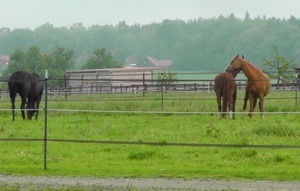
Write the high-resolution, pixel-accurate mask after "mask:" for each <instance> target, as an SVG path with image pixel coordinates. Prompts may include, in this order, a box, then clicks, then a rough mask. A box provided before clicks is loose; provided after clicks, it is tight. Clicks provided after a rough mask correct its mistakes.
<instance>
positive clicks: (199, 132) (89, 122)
mask: <svg viewBox="0 0 300 191" xmlns="http://www.w3.org/2000/svg"><path fill="white" fill-rule="evenodd" d="M239 94H242V92H239ZM164 96H165V97H164V98H165V102H164V104H165V107H164V110H165V111H166V112H176V111H177V112H190V113H176V114H175V113H164V114H162V113H144V112H143V111H148V112H149V111H162V110H161V107H160V104H161V101H160V97H161V95H160V94H159V93H155V94H146V97H143V96H142V95H136V94H99V95H72V96H69V97H67V100H65V98H64V97H56V96H54V97H49V103H48V107H49V111H48V138H49V139H54V140H55V139H66V140H96V141H97V140H98V141H99V140H101V141H122V142H123V141H125V142H126V141H128V142H136V143H142V142H157V143H161V144H164V143H190V144H236V145H249V146H251V145H298V146H299V138H300V129H299V114H297V113H294V114H283V113H280V114H275V113H274V115H273V114H270V115H266V116H265V118H264V119H260V118H259V116H258V115H255V116H254V117H253V118H252V119H250V118H248V117H246V116H244V115H241V114H239V115H238V116H237V117H236V120H230V119H224V120H219V119H218V116H217V114H216V113H214V112H215V111H216V110H217V107H216V101H215V100H214V99H212V96H214V95H213V93H200V94H199V93H191V92H189V93H167V94H165V95H164ZM238 97H241V95H239V96H238ZM268 98H269V99H267V100H266V110H267V111H268V112H278V111H280V112H288V111H299V106H297V105H295V100H293V99H294V98H295V97H294V92H271V93H270V95H268ZM283 98H284V99H283ZM241 106H242V100H241V99H239V100H238V101H237V111H241V109H242V108H241ZM41 107H43V104H42V106H41ZM0 108H1V109H2V110H1V118H2V120H1V121H0V138H1V139H2V138H8V139H18V138H21V139H40V140H41V141H32V142H23V141H21V142H12V141H9V142H3V141H1V142H0V147H1V149H0V155H1V156H5V157H1V158H0V172H1V173H8V174H19V175H20V174H22V175H60V176H61V175H66V176H96V177H177V178H246V179H270V180H299V179H300V177H299V168H298V167H299V165H300V164H299V162H300V161H299V156H300V153H299V149H291V148H286V149H271V148H236V147H233V148H220V147H188V146H151V145H130V144H91V143H72V142H65V143H62V142H53V141H49V142H48V156H47V157H48V169H47V170H43V156H44V155H43V141H42V140H43V136H44V128H43V127H44V121H43V117H44V112H41V116H40V119H39V120H38V121H23V120H21V118H20V113H19V111H18V116H17V118H16V121H14V122H13V121H12V120H11V112H10V110H9V109H8V110H7V108H10V103H9V101H8V98H7V97H4V98H2V104H1V105H0ZM5 109H6V110H5ZM76 110H81V111H76ZM100 111H102V112H100ZM103 111H106V112H103ZM121 111H138V112H135V113H134V112H131V113H130V112H129V113H128V112H123V113H122V112H121ZM197 111H198V112H200V111H203V112H207V113H203V114H200V113H193V112H197ZM114 112H116V113H114ZM120 112H121V113H120ZM209 112H211V113H209Z"/></svg>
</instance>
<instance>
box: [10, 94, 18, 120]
mask: <svg viewBox="0 0 300 191" xmlns="http://www.w3.org/2000/svg"><path fill="white" fill-rule="evenodd" d="M16 95H17V94H14V93H10V100H11V110H12V117H13V121H14V120H15V110H16V105H15V100H16Z"/></svg>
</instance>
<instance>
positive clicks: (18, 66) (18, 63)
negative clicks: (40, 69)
mask: <svg viewBox="0 0 300 191" xmlns="http://www.w3.org/2000/svg"><path fill="white" fill-rule="evenodd" d="M25 54H26V53H25V52H24V51H23V50H22V49H21V48H17V49H16V50H15V52H14V53H13V54H11V55H10V61H9V64H8V67H7V68H6V70H4V71H3V74H2V76H3V77H5V78H8V77H9V76H10V75H11V74H12V73H14V72H15V71H20V70H25V69H26V68H25Z"/></svg>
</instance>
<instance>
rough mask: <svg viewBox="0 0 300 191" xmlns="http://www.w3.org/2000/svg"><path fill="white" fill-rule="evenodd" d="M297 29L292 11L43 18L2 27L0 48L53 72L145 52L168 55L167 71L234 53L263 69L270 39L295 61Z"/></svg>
mask: <svg viewBox="0 0 300 191" xmlns="http://www.w3.org/2000/svg"><path fill="white" fill-rule="evenodd" d="M299 29H300V20H299V19H298V18H295V17H293V16H291V17H290V18H289V19H278V18H268V19H267V18H266V17H256V18H253V19H251V18H250V16H249V14H248V13H246V14H245V18H243V19H240V18H237V17H235V16H234V15H233V14H231V15H229V16H227V17H224V16H219V17H217V18H210V19H202V18H199V19H196V20H189V21H182V20H179V19H178V20H164V21H162V22H161V23H151V24H147V25H139V24H135V25H131V26H129V25H127V24H126V22H124V21H121V22H120V23H119V24H117V25H115V26H113V25H103V26H100V25H93V26H90V27H84V26H83V24H81V23H75V24H73V25H72V26H69V27H54V26H53V25H52V24H50V23H45V24H43V25H41V26H40V27H37V28H36V29H34V30H31V29H26V28H22V29H14V30H10V29H9V28H6V27H3V28H1V29H0V54H8V55H10V56H11V60H12V62H13V63H15V64H17V63H18V62H19V63H23V65H24V63H28V66H26V67H30V69H31V70H37V69H44V68H47V69H48V70H52V69H53V72H55V70H57V68H60V70H59V72H57V75H60V73H61V72H62V71H64V70H67V69H84V68H95V67H110V66H112V67H120V66H122V65H124V64H138V63H139V62H140V61H141V60H143V59H144V58H145V57H146V56H154V57H156V58H158V59H161V60H164V59H171V60H173V64H172V68H171V70H172V71H222V70H223V69H224V67H225V66H226V65H227V64H228V63H229V61H230V60H231V59H232V58H233V57H234V56H235V55H236V54H238V53H240V54H244V55H245V57H246V58H247V59H248V60H249V61H251V62H252V63H254V64H255V65H257V66H259V67H262V68H263V69H266V68H267V67H266V66H265V65H264V61H265V60H270V59H272V58H273V57H274V49H273V47H274V45H276V48H277V49H278V51H279V52H280V54H281V55H283V56H284V57H285V58H288V60H292V61H293V62H294V63H296V65H297V63H299V60H300V44H299V43H298V42H299V41H300V33H299ZM26 54H28V55H27V56H25V55H26ZM31 54H32V55H31ZM101 54H103V55H101ZM22 55H23V56H24V58H25V57H26V59H25V60H22V59H21V57H22ZM29 55H31V56H29ZM37 55H39V56H38V57H37V58H35V57H34V56H37ZM97 55H98V57H97ZM99 55H101V56H100V57H99ZM20 56H21V57H20ZM19 57H20V58H19ZM104 58H105V59H108V60H109V61H105V62H103V61H104ZM128 58H131V59H128ZM101 61H102V63H101ZM25 65H26V64H25ZM16 67H21V66H16Z"/></svg>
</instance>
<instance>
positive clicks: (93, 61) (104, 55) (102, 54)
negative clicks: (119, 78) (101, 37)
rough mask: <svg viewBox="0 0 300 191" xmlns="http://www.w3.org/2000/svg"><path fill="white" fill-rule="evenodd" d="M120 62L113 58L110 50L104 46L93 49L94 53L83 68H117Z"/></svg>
mask: <svg viewBox="0 0 300 191" xmlns="http://www.w3.org/2000/svg"><path fill="white" fill-rule="evenodd" d="M119 67H121V64H120V63H119V62H117V61H115V60H113V57H112V55H111V53H110V52H108V51H107V50H106V49H105V48H97V49H95V50H94V54H93V55H92V57H91V58H90V59H89V60H88V61H87V63H86V65H85V66H84V68H86V69H102V68H119Z"/></svg>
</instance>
